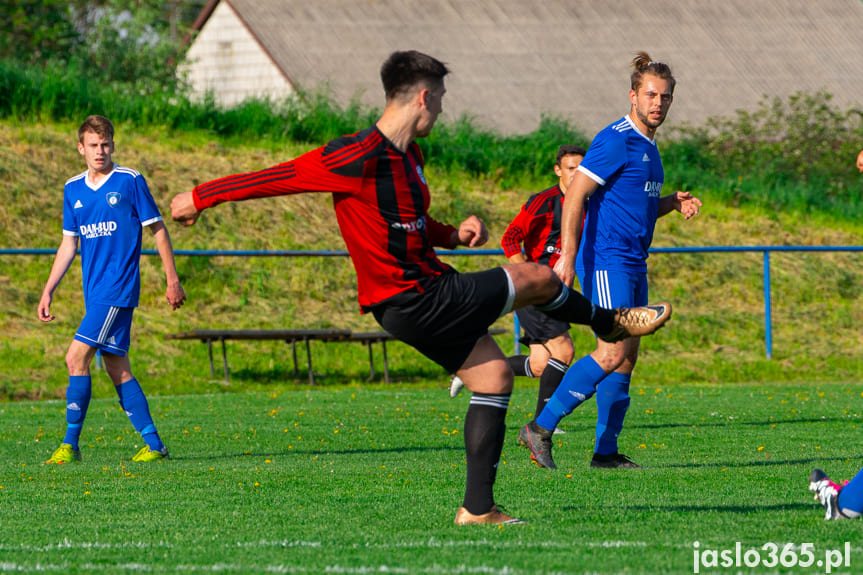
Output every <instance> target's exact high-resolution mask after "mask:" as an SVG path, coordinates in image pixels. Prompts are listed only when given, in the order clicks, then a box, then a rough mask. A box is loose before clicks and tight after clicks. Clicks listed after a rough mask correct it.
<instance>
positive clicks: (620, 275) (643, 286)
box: [578, 270, 647, 309]
mask: <svg viewBox="0 0 863 575" xmlns="http://www.w3.org/2000/svg"><path fill="white" fill-rule="evenodd" d="M578 281H579V282H580V283H581V293H583V294H584V296H585V297H586V298H588V299H590V301H592V302H593V303H595V304H596V305H598V306H601V307H604V308H608V309H612V308H616V307H621V306H625V307H637V306H641V305H647V274H646V273H645V272H618V271H608V270H593V271H592V272H591V273H586V272H584V271H579V272H578Z"/></svg>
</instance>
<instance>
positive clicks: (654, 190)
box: [644, 181, 662, 198]
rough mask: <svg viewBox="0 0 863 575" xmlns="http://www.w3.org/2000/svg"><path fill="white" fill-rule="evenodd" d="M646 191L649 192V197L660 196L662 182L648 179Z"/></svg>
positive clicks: (645, 186)
mask: <svg viewBox="0 0 863 575" xmlns="http://www.w3.org/2000/svg"><path fill="white" fill-rule="evenodd" d="M644 191H645V192H647V197H649V198H658V197H659V194H660V193H661V192H662V182H652V181H647V182H645V183H644Z"/></svg>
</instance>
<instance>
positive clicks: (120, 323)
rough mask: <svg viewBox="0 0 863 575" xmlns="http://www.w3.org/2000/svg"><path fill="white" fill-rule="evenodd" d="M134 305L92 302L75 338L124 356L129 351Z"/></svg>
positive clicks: (91, 345) (106, 351) (107, 351)
mask: <svg viewBox="0 0 863 575" xmlns="http://www.w3.org/2000/svg"><path fill="white" fill-rule="evenodd" d="M134 311H135V308H133V307H116V306H112V305H103V304H98V303H97V304H90V305H88V306H87V313H86V314H85V315H84V319H82V320H81V325H80V327H78V331H77V332H76V333H75V339H77V340H78V341H80V342H82V343H86V344H87V345H89V346H90V347H95V348H96V349H100V350H102V351H103V352H105V353H110V354H113V355H119V356H123V355H126V354H127V353H128V352H129V339H130V334H131V330H132V314H133V312H134Z"/></svg>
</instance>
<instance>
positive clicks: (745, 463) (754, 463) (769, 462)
mask: <svg viewBox="0 0 863 575" xmlns="http://www.w3.org/2000/svg"><path fill="white" fill-rule="evenodd" d="M847 459H848V458H847V457H807V458H805V459H766V460H764V461H735V462H733V463H728V462H726V463H721V462H717V463H671V464H669V465H651V467H652V468H654V469H685V468H690V467H691V468H699V467H720V468H726V467H773V466H777V465H803V464H810V465H811V464H813V463H821V462H824V461H846V460H847Z"/></svg>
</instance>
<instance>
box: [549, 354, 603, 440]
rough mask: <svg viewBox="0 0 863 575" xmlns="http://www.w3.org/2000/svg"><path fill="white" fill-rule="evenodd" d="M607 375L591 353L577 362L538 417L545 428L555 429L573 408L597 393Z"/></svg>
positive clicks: (567, 372) (568, 371)
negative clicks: (599, 385)
mask: <svg viewBox="0 0 863 575" xmlns="http://www.w3.org/2000/svg"><path fill="white" fill-rule="evenodd" d="M604 377H605V371H603V370H602V368H601V367H600V366H599V364H598V363H596V361H595V360H594V359H593V358H592V357H590V356H589V355H586V356H584V357H583V358H581V359H579V360H578V361H577V362H575V363H574V364H573V365H572V367H570V368H569V369H568V370H567V371H566V375H564V376H563V380H562V381H561V382H560V385H559V386H558V387H557V390H556V391H555V392H554V394H553V395H552V396H551V397H550V398H549V400H548V403H546V404H545V409H543V410H542V413H540V414H539V416H538V417H537V418H536V423H537V425H539V426H540V427H543V428H545V429H554V428H555V427H557V424H558V423H559V422H560V420H561V419H563V418H564V417H565V416H567V415H569V414H570V413H572V410H573V409H575V408H576V407H578V406H579V405H581V404H582V403H583V402H584V401H586V400H588V399H590V396H592V395H593V394H594V393H596V385H597V384H598V383H599V382H600V381H602V379H603V378H604Z"/></svg>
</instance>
